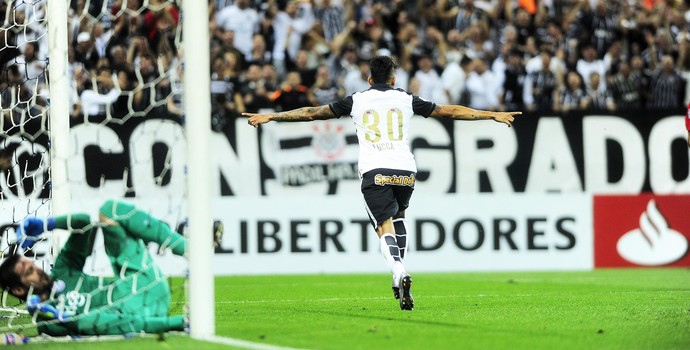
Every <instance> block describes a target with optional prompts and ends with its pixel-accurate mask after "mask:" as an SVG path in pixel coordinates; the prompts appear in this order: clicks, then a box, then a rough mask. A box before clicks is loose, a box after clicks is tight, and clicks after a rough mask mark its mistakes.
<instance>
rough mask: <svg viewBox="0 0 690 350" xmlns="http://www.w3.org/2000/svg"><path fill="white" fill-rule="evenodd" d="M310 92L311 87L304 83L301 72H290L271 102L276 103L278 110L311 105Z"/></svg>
mask: <svg viewBox="0 0 690 350" xmlns="http://www.w3.org/2000/svg"><path fill="white" fill-rule="evenodd" d="M308 93H309V89H308V88H307V87H306V86H304V85H302V81H301V79H300V76H299V73H297V72H294V71H293V72H288V74H287V79H286V80H285V83H283V85H281V87H280V90H276V91H275V92H274V93H273V95H271V102H273V103H274V104H275V106H276V109H277V110H278V111H288V110H291V109H295V108H300V107H306V106H311V105H312V103H311V102H310V101H309V94H308Z"/></svg>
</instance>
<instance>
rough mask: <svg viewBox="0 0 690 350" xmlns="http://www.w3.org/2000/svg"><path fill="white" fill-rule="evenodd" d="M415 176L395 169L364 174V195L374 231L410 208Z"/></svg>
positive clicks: (377, 170) (376, 170) (412, 173)
mask: <svg viewBox="0 0 690 350" xmlns="http://www.w3.org/2000/svg"><path fill="white" fill-rule="evenodd" d="M415 175H416V174H415V173H414V172H411V171H406V170H394V169H374V170H371V171H367V172H366V173H364V174H362V195H364V204H365V206H366V209H367V213H368V214H369V220H371V224H372V225H374V229H376V228H377V227H378V226H379V225H380V224H381V223H383V222H384V221H386V220H388V219H390V218H392V217H394V216H395V215H396V214H397V213H398V212H399V211H403V210H405V209H407V207H409V206H410V197H412V191H414V183H415Z"/></svg>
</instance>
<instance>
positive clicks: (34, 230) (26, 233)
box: [17, 217, 55, 249]
mask: <svg viewBox="0 0 690 350" xmlns="http://www.w3.org/2000/svg"><path fill="white" fill-rule="evenodd" d="M54 228H55V218H52V217H50V218H48V219H47V220H46V223H45V226H44V223H43V220H42V219H39V218H35V217H28V218H26V219H24V221H23V222H22V224H21V225H20V226H19V231H17V242H21V246H22V248H23V249H29V248H31V247H33V246H34V244H36V242H37V241H38V237H39V236H40V235H41V234H42V233H43V231H44V230H45V229H47V230H48V231H50V230H53V229H54Z"/></svg>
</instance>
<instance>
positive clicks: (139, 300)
mask: <svg viewBox="0 0 690 350" xmlns="http://www.w3.org/2000/svg"><path fill="white" fill-rule="evenodd" d="M122 213H126V215H123V216H120V214H122ZM101 215H102V216H103V215H105V216H106V217H109V218H112V219H113V220H114V221H115V222H117V223H118V225H117V226H114V227H103V235H104V241H105V250H106V253H107V255H108V257H109V259H110V262H111V264H112V266H113V270H114V273H115V276H114V277H112V278H103V277H97V276H91V275H88V274H85V273H84V272H83V268H84V263H85V261H86V258H87V257H88V256H89V255H90V253H91V249H92V246H93V241H94V236H95V232H96V227H95V226H94V225H93V224H92V223H91V219H90V217H89V215H87V214H74V215H69V216H60V217H56V227H57V228H61V229H69V230H70V231H71V235H70V237H69V239H68V241H67V243H66V244H65V245H64V247H63V248H62V251H61V252H60V254H59V255H58V257H57V259H56V261H55V265H54V267H53V270H52V272H51V276H52V277H53V279H54V280H55V281H63V282H64V288H62V290H59V291H56V292H55V293H54V294H55V295H54V296H53V297H52V298H51V299H50V300H49V301H48V303H50V304H51V305H53V306H54V307H55V308H56V309H57V310H59V311H62V312H64V313H66V314H67V315H69V317H67V318H66V319H65V320H63V321H60V320H47V321H44V322H39V331H40V332H42V333H46V334H50V335H76V334H78V335H106V334H111V335H112V334H128V333H132V332H146V333H159V332H165V331H169V330H184V325H185V323H184V317H183V316H181V315H178V316H168V308H169V304H170V287H169V286H168V283H167V279H166V278H165V277H164V275H163V274H162V272H161V271H160V269H159V268H158V267H157V266H156V264H155V263H154V261H153V259H152V258H151V255H150V254H149V252H148V250H147V248H146V243H148V242H150V241H156V242H157V243H159V244H161V243H163V242H166V243H167V244H170V243H171V242H173V243H175V245H174V246H173V247H174V248H173V252H174V253H176V254H179V255H182V254H183V253H184V246H185V244H184V243H185V241H184V238H182V236H180V235H179V234H177V233H176V232H173V231H172V230H170V229H169V227H168V226H167V225H165V224H164V223H162V222H160V221H158V220H157V219H155V218H153V217H151V216H149V215H148V214H146V213H144V212H142V211H139V210H137V209H136V208H134V207H133V206H131V205H129V204H126V203H122V202H113V201H108V202H106V204H104V205H103V207H101ZM166 243H163V244H166ZM55 285H57V286H59V285H61V283H60V282H57V283H56V284H55ZM54 289H55V288H54Z"/></svg>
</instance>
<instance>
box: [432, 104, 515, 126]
mask: <svg viewBox="0 0 690 350" xmlns="http://www.w3.org/2000/svg"><path fill="white" fill-rule="evenodd" d="M520 114H522V112H492V111H483V110H479V109H473V108H469V107H465V106H460V105H436V109H434V111H433V112H431V116H432V117H436V118H451V119H460V120H484V119H493V120H495V121H497V122H499V123H503V124H506V125H508V126H512V125H513V121H514V120H515V116H516V115H520Z"/></svg>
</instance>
